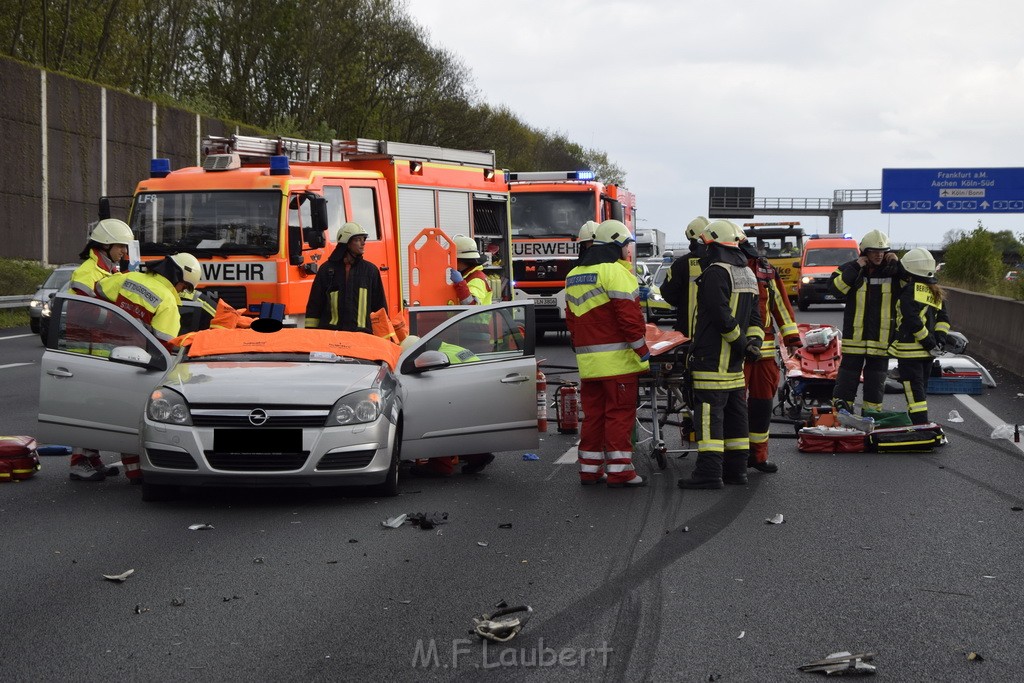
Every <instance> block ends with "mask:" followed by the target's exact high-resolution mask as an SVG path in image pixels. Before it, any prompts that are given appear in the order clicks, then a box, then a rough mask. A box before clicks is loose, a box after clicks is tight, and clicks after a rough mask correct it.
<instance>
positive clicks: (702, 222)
mask: <svg viewBox="0 0 1024 683" xmlns="http://www.w3.org/2000/svg"><path fill="white" fill-rule="evenodd" d="M708 223H709V221H708V219H707V218H704V216H697V217H696V218H694V219H693V220H692V221H690V223H689V224H688V225H687V226H686V239H688V240H695V239H698V238H699V237H700V234H701V233H702V232H704V228H706V227H708Z"/></svg>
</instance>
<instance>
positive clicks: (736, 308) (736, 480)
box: [587, 221, 764, 489]
mask: <svg viewBox="0 0 1024 683" xmlns="http://www.w3.org/2000/svg"><path fill="white" fill-rule="evenodd" d="M744 239H746V237H745V236H744V234H743V231H742V230H741V229H740V228H739V226H737V225H736V224H735V223H731V222H729V221H714V222H712V223H709V224H708V225H707V227H705V228H704V231H703V232H702V233H701V241H702V242H703V243H704V245H705V247H706V251H705V253H704V256H702V257H701V266H702V273H701V276H700V277H699V278H698V279H697V286H698V289H697V316H696V322H695V328H694V331H693V341H692V342H691V345H690V356H689V368H690V374H691V376H692V381H693V390H694V391H693V393H694V406H693V422H694V425H695V427H696V432H697V462H696V464H695V465H694V468H693V473H692V474H691V475H690V477H689V478H686V479H680V480H679V482H678V483H679V487H680V488H684V489H720V488H722V487H723V485H724V484H739V485H742V484H746V483H747V462H748V459H749V457H750V437H749V433H748V423H747V397H746V390H745V388H744V380H743V361H744V359H747V360H750V361H756V360H759V359H760V358H761V345H762V343H763V336H764V330H763V329H762V326H761V316H760V314H759V313H758V310H757V308H758V306H757V301H758V293H757V279H756V278H755V277H754V273H753V272H752V271H751V270H750V268H748V267H747V258H746V256H744V254H743V252H742V251H740V243H741V242H742V241H743V240H744ZM587 417H588V418H589V417H590V414H589V413H587Z"/></svg>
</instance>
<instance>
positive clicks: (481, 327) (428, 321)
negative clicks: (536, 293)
mask: <svg viewBox="0 0 1024 683" xmlns="http://www.w3.org/2000/svg"><path fill="white" fill-rule="evenodd" d="M525 309H526V306H511V307H503V308H493V309H492V308H490V307H488V308H486V309H485V310H481V311H480V312H476V313H473V315H470V316H468V317H465V318H463V319H461V320H459V321H457V322H455V323H453V324H450V325H447V326H446V327H444V329H443V330H442V331H441V332H440V333H439V334H437V335H436V336H435V337H433V338H432V339H431V340H430V341H429V342H428V343H427V344H426V346H425V347H424V350H438V351H442V352H456V351H457V350H458V349H466V350H468V351H470V352H471V353H470V354H461V356H460V357H461V358H464V359H468V360H463V361H461V362H474V363H475V362H482V361H487V360H496V359H506V358H511V357H521V356H523V355H525V354H526V310H525ZM464 310H466V309H465V308H452V309H447V310H444V309H442V310H433V311H414V312H413V313H411V316H410V323H411V324H410V328H411V331H412V333H413V334H416V335H418V336H421V337H422V336H425V335H427V334H428V333H429V332H431V331H433V330H434V329H435V328H438V327H443V326H444V325H443V324H444V323H446V322H447V321H448V320H449V319H450V318H451V317H453V316H455V315H457V314H459V313H461V312H462V311H464Z"/></svg>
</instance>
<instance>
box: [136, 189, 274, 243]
mask: <svg viewBox="0 0 1024 683" xmlns="http://www.w3.org/2000/svg"><path fill="white" fill-rule="evenodd" d="M281 204H282V196H281V193H279V192H272V191H268V192H262V191H222V192H150V193H141V194H139V195H137V196H136V197H135V203H134V204H133V205H132V212H131V227H132V230H133V231H134V232H135V234H136V235H137V236H138V238H139V244H140V250H141V252H142V255H143V256H157V255H163V254H173V253H176V252H179V251H189V252H191V253H193V254H195V255H196V256H213V255H218V254H220V255H228V254H258V255H262V256H269V255H270V254H276V253H277V252H278V248H279V239H278V234H279V226H280V215H281Z"/></svg>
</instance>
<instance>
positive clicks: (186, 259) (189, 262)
mask: <svg viewBox="0 0 1024 683" xmlns="http://www.w3.org/2000/svg"><path fill="white" fill-rule="evenodd" d="M169 258H170V259H171V261H172V262H174V265H176V266H177V267H178V268H179V269H181V278H180V280H178V282H184V283H185V285H186V286H187V287H188V288H189V289H193V290H194V289H195V288H196V285H198V284H199V280H200V279H201V278H202V276H203V267H202V266H201V265H199V259H197V258H196V257H195V256H193V255H192V254H186V253H182V254H174V255H173V256H170V257H169ZM174 284H177V282H175V283H174Z"/></svg>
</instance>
